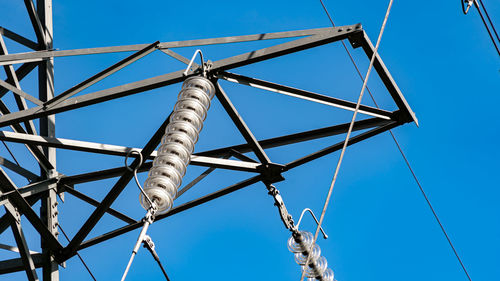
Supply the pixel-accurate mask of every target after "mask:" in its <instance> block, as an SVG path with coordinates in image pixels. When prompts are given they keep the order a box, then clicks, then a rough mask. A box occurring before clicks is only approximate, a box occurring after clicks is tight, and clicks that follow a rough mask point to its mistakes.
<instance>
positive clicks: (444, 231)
mask: <svg viewBox="0 0 500 281" xmlns="http://www.w3.org/2000/svg"><path fill="white" fill-rule="evenodd" d="M479 1H480V2H481V5H483V4H482V1H481V0H479ZM320 2H321V6H323V9H324V11H325V13H326V15H327V16H328V19H329V20H330V22H331V23H332V26H333V27H335V23H334V22H333V20H332V17H331V16H330V13H329V12H328V10H327V8H326V6H325V4H324V3H323V1H322V0H320ZM483 8H484V5H483ZM488 19H489V16H488ZM495 34H496V30H495ZM497 36H498V34H497ZM342 44H343V45H344V49H345V50H346V52H347V54H348V55H349V58H350V59H351V62H352V63H353V65H354V67H355V68H356V71H357V73H358V75H359V77H360V78H361V80H362V81H363V82H364V80H365V79H364V78H363V76H362V75H361V72H360V71H359V68H358V66H357V64H356V62H355V61H354V59H353V57H352V55H351V52H350V51H349V49H347V46H346V45H345V44H344V41H342ZM366 89H367V90H368V93H369V95H370V98H371V100H372V101H373V103H374V104H375V106H376V107H377V108H380V107H379V106H378V104H377V102H376V101H375V97H374V96H373V94H372V93H371V91H370V88H368V86H366ZM389 133H390V134H391V137H392V139H393V140H394V143H395V144H396V146H397V148H398V150H399V152H400V153H401V156H402V157H403V159H404V161H405V163H406V166H407V167H408V169H409V170H410V172H411V174H412V175H413V178H414V179H415V182H416V183H417V185H418V188H419V189H420V192H421V193H422V195H423V196H424V198H425V201H426V202H427V205H428V206H429V208H430V209H431V211H432V214H433V215H434V218H435V219H436V222H437V223H438V224H439V227H440V228H441V231H442V232H443V234H444V236H445V237H446V240H447V241H448V243H449V245H450V247H451V249H452V250H453V253H454V254H455V256H456V258H457V260H458V262H459V263H460V266H461V267H462V269H463V271H464V273H465V275H467V278H468V279H469V281H472V279H471V277H470V275H469V272H468V271H467V269H466V267H465V265H464V263H463V262H462V259H461V258H460V256H459V255H458V252H457V251H456V249H455V246H454V245H453V243H452V242H451V239H450V237H449V236H448V233H447V232H446V230H445V228H444V226H443V224H442V223H441V220H440V219H439V217H438V215H437V213H436V211H435V210H434V208H433V206H432V204H431V202H430V200H429V198H428V197H427V194H426V193H425V191H424V188H423V187H422V185H421V184H420V181H419V180H418V178H417V175H416V174H415V172H414V171H413V168H412V166H411V165H410V162H409V161H408V158H407V157H406V155H405V154H404V152H403V149H402V148H401V146H400V144H399V142H398V141H397V139H396V136H395V135H394V133H393V132H392V130H389Z"/></svg>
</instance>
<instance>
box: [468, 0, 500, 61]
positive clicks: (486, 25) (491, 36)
mask: <svg viewBox="0 0 500 281" xmlns="http://www.w3.org/2000/svg"><path fill="white" fill-rule="evenodd" d="M474 5H475V6H476V8H477V11H478V12H479V15H480V16H481V20H482V21H483V24H484V27H486V31H488V35H490V38H491V42H493V45H494V46H495V49H497V53H498V55H499V56H500V49H499V48H498V45H497V43H496V41H495V38H493V34H491V31H490V28H489V27H488V24H487V23H486V20H485V19H484V16H483V13H482V12H481V8H480V7H479V4H478V3H477V1H474ZM481 6H482V7H483V9H484V6H483V5H482V3H481ZM485 11H486V10H485ZM493 28H494V27H493ZM495 32H496V31H495ZM497 38H498V34H497Z"/></svg>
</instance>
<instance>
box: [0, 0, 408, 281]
mask: <svg viewBox="0 0 500 281" xmlns="http://www.w3.org/2000/svg"><path fill="white" fill-rule="evenodd" d="M24 2H25V5H26V10H27V12H28V14H29V18H30V20H31V23H32V25H33V29H34V31H35V34H36V41H32V40H30V39H27V38H25V37H23V36H22V35H19V34H17V33H15V31H11V30H8V29H5V28H0V43H1V46H0V47H1V49H0V51H1V52H2V53H0V64H1V65H2V66H3V67H4V69H5V72H6V74H7V78H8V79H7V80H6V81H3V80H0V97H2V96H4V95H6V94H7V93H9V92H11V93H9V94H12V95H14V97H15V99H16V103H17V106H18V108H17V109H12V108H8V107H7V105H6V104H5V103H4V102H3V101H1V100H0V112H1V114H2V116H0V127H2V131H0V140H2V141H5V142H7V143H9V142H14V143H21V144H25V145H26V149H27V150H26V151H27V152H28V153H29V154H31V155H32V156H33V157H34V158H35V159H36V161H37V162H38V163H39V166H40V168H41V172H40V174H36V173H34V172H32V171H28V170H27V169H25V168H24V167H20V166H19V165H17V164H16V163H12V162H10V161H8V160H7V159H4V158H1V159H0V160H2V161H1V162H0V164H1V166H2V167H0V189H1V193H2V194H1V200H2V201H1V204H2V205H3V206H4V207H5V210H6V212H5V214H3V216H2V217H1V218H0V231H1V232H3V231H7V230H8V229H9V228H11V230H12V232H13V234H14V236H15V240H16V243H17V251H19V254H20V257H19V258H16V259H10V260H4V261H0V274H8V273H12V272H16V271H23V270H24V271H25V272H26V275H27V278H28V279H29V280H38V276H37V274H36V271H35V269H36V268H43V280H47V281H49V280H50V281H56V280H59V273H58V270H59V265H60V264H62V263H64V262H65V261H66V260H68V259H70V258H72V257H74V256H75V254H76V252H77V251H78V250H81V249H85V248H88V247H91V246H94V245H97V244H99V243H101V242H103V241H106V240H109V239H112V238H114V237H116V236H119V235H122V234H124V233H127V232H129V231H132V230H134V229H137V228H140V227H141V225H142V222H141V221H140V220H136V219H132V218H130V217H129V216H127V215H126V214H123V213H122V212H119V211H117V210H115V209H113V208H111V205H112V203H113V202H114V201H115V200H116V199H117V197H118V196H119V195H120V193H121V192H122V191H123V189H124V188H125V186H126V185H127V184H128V183H129V182H130V181H131V180H132V179H133V172H132V171H130V170H128V169H126V168H125V167H115V168H109V169H104V170H96V171H93V172H89V173H83V174H75V175H62V174H60V173H59V172H58V170H57V165H56V150H57V149H69V150H75V151H84V152H89V153H98V154H104V155H115V156H122V157H125V156H126V155H127V154H128V153H129V152H130V151H131V150H132V149H134V148H133V147H125V146H116V145H106V144H101V143H95V142H85V141H78V140H70V139H61V138H57V137H56V135H55V128H56V118H55V116H56V114H57V113H62V112H66V111H70V110H75V109H78V108H82V107H87V106H92V105H94V104H98V103H102V102H108V101H112V100H115V99H117V98H121V97H125V96H129V95H135V94H140V93H143V92H146V91H149V90H153V89H156V88H160V87H164V86H167V85H171V84H176V83H181V82H183V81H184V80H185V79H187V78H188V77H191V76H195V75H198V74H199V73H200V71H201V69H202V65H200V64H196V63H195V64H193V66H194V68H193V69H192V71H190V72H189V73H188V75H184V74H183V72H184V69H180V70H179V71H176V72H172V73H167V74H163V75H160V76H156V77H152V78H148V79H145V80H140V81H137V82H132V83H128V84H124V85H120V86H116V87H113V88H109V89H105V90H101V91H97V92H93V93H89V94H83V95H77V93H79V92H81V91H82V90H84V89H86V88H87V87H89V86H91V85H93V84H95V83H98V82H99V81H100V80H102V79H104V78H105V77H107V76H109V75H111V74H113V73H115V72H116V71H118V70H120V69H122V68H124V67H127V66H128V65H129V64H131V63H132V62H135V61H137V60H139V59H141V58H143V57H145V56H147V55H148V54H150V53H152V52H155V51H162V52H164V53H166V54H167V55H169V56H171V57H172V58H174V59H176V60H179V61H181V62H183V63H185V64H188V63H189V60H188V59H186V58H185V57H183V56H181V55H180V54H178V53H176V52H174V51H173V49H175V48H183V47H194V46H202V45H214V44H230V43H236V42H250V41H259V40H268V39H283V38H294V39H293V40H291V41H289V42H286V43H282V44H278V45H274V46H271V47H267V48H263V49H259V50H255V51H252V52H250V53H245V54H241V55H236V56H232V57H228V58H225V59H221V60H217V61H213V62H212V61H208V62H207V63H206V64H205V65H203V67H205V68H206V72H207V77H208V78H209V79H210V80H211V81H212V82H213V83H214V85H215V90H216V93H215V98H216V99H218V101H219V102H220V103H221V104H222V106H223V107H224V110H225V111H226V113H227V114H228V116H229V117H230V119H231V120H232V122H233V123H234V124H235V125H236V127H237V128H238V130H239V132H240V133H241V135H242V136H243V137H244V139H245V141H246V143H242V144H239V145H234V146H229V147H222V148H218V149H213V150H209V151H202V152H197V153H195V154H193V156H192V158H191V164H192V165H197V166H205V167H210V168H213V169H229V170H236V171H244V172H249V173H251V174H252V176H251V177H249V178H248V179H246V180H243V181H241V182H238V183H235V184H233V185H231V186H228V187H225V188H222V189H220V190H218V191H216V192H213V193H210V194H207V195H205V196H202V197H200V198H197V199H194V200H192V201H189V202H187V203H184V204H182V205H178V206H174V208H173V209H171V210H170V211H169V212H167V213H165V214H160V215H158V216H157V217H156V219H155V221H159V220H162V219H165V218H167V217H170V216H173V215H175V214H178V213H180V212H183V211H185V210H188V209H190V208H193V207H196V206H198V205H200V204H203V203H206V202H209V201H211V200H213V199H216V198H219V197H221V196H225V195H228V194H230V193H232V192H234V191H237V190H239V189H242V188H245V187H247V186H249V185H252V184H255V183H258V182H262V183H264V184H265V185H266V186H268V187H272V184H273V183H276V182H279V181H283V180H284V177H283V176H282V173H284V172H286V171H290V170H292V169H294V168H296V167H298V166H300V165H303V164H305V163H308V162H310V161H313V160H315V159H317V158H320V157H322V156H325V155H328V154H331V153H333V152H336V151H338V150H340V149H341V148H342V145H343V142H339V143H336V144H333V145H330V146H328V147H326V148H323V149H321V150H318V151H316V152H314V153H311V154H309V155H306V156H304V157H301V158H299V159H296V160H294V161H291V162H289V163H274V162H273V161H272V159H270V157H269V156H268V155H267V154H266V151H265V150H266V149H269V148H273V147H279V146H285V145H290V144H294V143H299V142H304V141H308V140H313V139H319V138H324V137H328V136H333V135H340V134H343V133H346V132H347V130H348V127H349V124H348V123H343V124H333V125H331V126H328V127H324V128H319V129H314V130H310V131H304V132H301V133H295V134H290V135H283V136H277V137H274V138H269V139H263V140H258V139H257V138H256V137H255V136H254V135H253V133H252V131H251V130H250V129H249V127H248V126H247V125H246V123H245V121H244V120H243V119H242V117H241V116H240V115H239V114H238V110H237V108H236V107H235V106H234V105H233V103H232V102H231V100H230V99H229V97H228V95H227V94H226V93H225V91H224V90H223V89H222V87H221V85H220V84H219V83H217V81H218V80H219V79H222V80H227V81H230V82H234V83H239V84H243V85H247V86H250V87H256V88H260V89H265V90H268V91H273V92H276V93H281V94H286V95H290V96H294V97H297V98H301V99H306V100H309V101H313V102H318V103H322V104H328V105H331V106H334V107H338V108H342V109H345V110H349V111H354V109H355V107H356V104H355V103H353V102H350V101H346V100H342V99H339V98H335V97H331V96H326V95H321V94H318V93H314V92H311V91H307V90H302V89H297V88H293V87H289V86H285V85H280V84H276V83H273V82H268V81H264V80H260V79H256V78H252V77H247V76H243V75H239V74H236V73H233V72H231V71H232V70H233V69H235V68H238V67H241V66H245V65H249V64H253V63H257V62H261V61H265V60H270V59H273V58H276V57H280V56H284V55H287V54H291V53H296V52H300V51H302V50H306V49H310V48H314V47H317V46H321V45H325V44H330V43H335V42H339V41H341V40H345V39H347V40H348V41H349V42H350V43H351V45H352V47H353V48H362V49H363V51H364V53H365V54H366V55H367V56H368V57H371V56H372V55H373V52H374V47H373V45H372V43H371V41H370V39H369V38H368V36H367V35H366V33H365V31H364V30H363V28H362V26H361V25H360V24H355V25H350V26H341V27H335V28H318V29H309V30H297V31H286V32H275V33H265V34H256V35H245V36H232V37H222V38H211V39H199V40H187V41H175V42H155V43H152V44H138V45H126V46H113V47H102V48H91V49H74V50H56V49H54V47H56V46H53V43H52V38H53V26H52V0H37V1H36V5H34V3H33V2H32V1H31V0H25V1H24ZM4 38H8V39H9V40H13V41H14V42H16V43H18V44H21V45H24V46H26V47H29V48H31V49H33V51H31V52H27V53H18V54H8V50H7V48H6V45H5V43H4ZM296 38H298V39H296ZM117 52H133V54H132V55H130V56H128V57H127V58H125V59H123V60H121V61H119V62H117V63H116V64H113V65H111V66H109V67H108V68H106V69H104V70H102V71H101V72H99V73H97V74H95V75H94V76H92V77H90V78H88V79H86V80H84V81H82V82H81V83H79V84H77V85H75V86H74V87H71V88H69V89H68V90H66V91H64V92H62V93H59V94H56V93H54V84H53V81H54V58H57V57H66V56H84V55H92V54H101V53H117ZM374 68H375V70H376V72H377V74H378V75H379V77H380V78H381V80H382V82H383V84H384V86H385V87H386V89H387V91H388V92H389V94H390V95H391V97H392V99H393V100H394V102H395V104H396V105H397V107H398V109H397V110H394V111H390V110H384V109H379V108H374V107H371V106H367V105H361V106H360V111H359V112H360V113H362V114H364V115H366V116H369V118H366V119H362V120H359V121H356V122H355V124H354V131H358V132H359V131H361V133H359V134H357V135H355V136H353V137H352V138H351V139H350V141H349V143H348V144H349V145H353V144H356V143H358V142H361V141H363V140H366V139H368V138H371V137H373V136H375V135H378V134H380V133H383V132H386V131H388V130H390V129H392V128H395V127H397V126H400V125H403V124H405V123H410V122H415V123H417V119H416V117H415V114H414V113H413V112H412V110H411V108H410V106H409V105H408V103H407V102H406V100H405V98H404V97H403V94H402V93H401V91H400V89H399V88H398V86H397V85H396V82H395V81H394V79H393V78H392V76H391V74H390V73H389V71H388V69H387V67H386V66H385V65H384V63H383V61H382V59H381V58H380V56H379V55H378V54H377V55H376V58H375V63H374ZM35 69H37V71H38V81H39V82H38V94H37V95H36V93H31V94H29V93H26V92H24V91H23V90H22V89H21V88H20V85H19V81H20V80H22V79H23V78H24V77H26V76H27V75H28V74H29V73H30V72H32V71H34V70H35ZM35 96H38V97H35ZM26 100H29V101H31V102H32V103H34V104H36V106H34V107H30V108H28V106H27V103H26ZM37 119H38V120H39V122H40V123H39V132H38V133H37V132H36V129H35V125H34V123H33V122H35V121H36V120H37ZM168 124H169V119H168V118H167V119H165V121H164V122H163V124H158V125H159V126H158V130H157V131H156V132H155V133H154V134H152V136H151V137H150V138H149V141H148V142H147V143H146V144H145V145H144V146H143V148H142V149H138V150H139V151H140V152H141V154H142V156H143V157H144V159H145V160H146V161H145V162H144V163H143V164H142V165H141V163H140V161H139V158H135V160H134V162H133V163H132V164H131V165H130V166H131V167H138V169H139V172H146V171H148V170H149V169H150V168H151V166H152V161H151V160H152V159H153V158H154V156H156V151H155V149H157V147H158V145H159V143H160V140H161V137H162V135H163V132H164V130H165V128H166V127H167V125H168ZM9 127H10V128H11V131H9V130H8V129H7V128H9ZM249 152H252V153H254V154H255V155H256V157H257V159H255V160H254V159H252V158H249V157H248V156H247V155H245V153H249ZM229 157H233V158H235V159H228V158H229ZM7 169H8V170H9V173H10V172H12V173H16V174H19V175H21V176H23V177H25V178H27V179H29V180H30V182H31V183H30V184H29V185H27V186H22V187H18V186H16V185H15V184H14V183H13V182H12V180H11V179H10V177H9V175H8V173H6V170H7ZM106 178H118V179H117V180H116V181H115V183H114V185H113V186H112V188H111V189H110V191H109V192H108V193H107V195H106V196H105V197H104V199H103V200H101V201H96V200H95V199H92V198H90V197H88V196H86V195H85V194H83V193H81V192H80V191H77V190H76V189H75V188H74V186H75V185H77V184H81V183H87V182H92V181H97V180H101V179H106ZM63 193H68V194H71V195H73V196H76V197H77V198H79V199H82V200H83V201H85V202H87V203H89V204H91V205H94V206H96V209H95V210H94V211H93V213H92V214H91V215H90V217H88V218H87V219H86V222H85V223H84V224H83V225H81V227H80V228H79V230H78V231H77V233H76V235H74V236H73V237H71V241H70V242H69V243H68V244H67V245H65V246H63V244H62V243H61V241H60V239H59V233H58V216H59V215H63V214H59V213H58V206H57V205H58V200H57V196H58V194H63ZM37 202H41V209H40V211H39V212H37V211H36V210H34V209H33V207H32V206H33V205H34V204H36V203H37ZM279 207H280V206H279ZM281 211H282V213H281V214H282V215H284V217H283V220H284V222H285V225H286V224H287V218H286V209H284V210H281ZM106 213H107V214H109V215H112V216H114V217H116V218H118V219H120V220H122V221H124V222H125V223H126V224H127V225H126V226H124V227H120V228H117V229H115V230H113V231H110V232H108V233H105V234H103V235H100V236H96V237H88V236H89V233H90V232H91V230H92V229H93V228H94V227H95V225H96V224H97V223H98V222H99V220H100V219H101V218H102V217H103V215H105V214H106ZM21 216H24V217H25V218H26V219H27V220H28V221H29V223H30V224H31V225H32V226H33V227H34V229H35V230H36V231H37V233H38V234H39V236H40V241H41V245H42V252H41V253H31V252H30V250H29V248H28V245H27V243H26V239H25V237H24V233H23V228H22V226H21V223H20V217H21Z"/></svg>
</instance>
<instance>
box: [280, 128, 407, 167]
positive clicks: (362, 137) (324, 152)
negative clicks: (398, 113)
mask: <svg viewBox="0 0 500 281" xmlns="http://www.w3.org/2000/svg"><path fill="white" fill-rule="evenodd" d="M399 125H401V123H398V122H395V121H391V122H390V123H389V124H387V125H383V126H380V127H378V128H375V129H372V130H370V131H367V132H364V133H361V134H359V135H357V136H354V137H351V138H350V139H349V141H348V142H347V146H350V145H353V144H355V143H358V142H360V141H362V140H366V139H368V138H371V137H373V136H376V135H378V134H381V133H383V132H386V131H388V130H390V129H392V128H395V127H397V126H399ZM343 146H344V141H341V142H338V143H336V144H334V145H331V146H329V147H326V148H324V149H322V150H319V151H317V152H314V153H311V154H309V155H307V156H304V157H302V158H299V159H297V160H294V161H291V162H289V163H287V164H286V165H285V171H288V170H291V169H293V168H296V167H298V166H300V165H304V164H306V163H308V162H311V161H313V160H316V159H318V158H320V157H323V156H325V155H328V154H330V153H333V152H335V151H338V150H341V149H342V147H343Z"/></svg>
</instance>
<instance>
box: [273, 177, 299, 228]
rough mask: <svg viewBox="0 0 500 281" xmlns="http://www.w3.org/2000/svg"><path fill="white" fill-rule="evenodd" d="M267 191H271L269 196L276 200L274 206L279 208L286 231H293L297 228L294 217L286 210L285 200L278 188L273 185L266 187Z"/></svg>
mask: <svg viewBox="0 0 500 281" xmlns="http://www.w3.org/2000/svg"><path fill="white" fill-rule="evenodd" d="M266 186H267V190H269V192H268V194H269V195H271V196H272V197H273V198H274V205H275V206H276V207H278V210H279V213H280V217H281V221H282V222H283V224H284V225H285V227H286V229H288V230H292V229H294V228H295V226H294V225H295V223H294V221H293V218H292V216H291V215H290V214H289V213H288V210H287V209H286V206H285V202H284V201H283V198H282V197H281V195H280V192H279V190H278V189H276V187H275V186H274V185H272V184H269V185H266Z"/></svg>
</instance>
